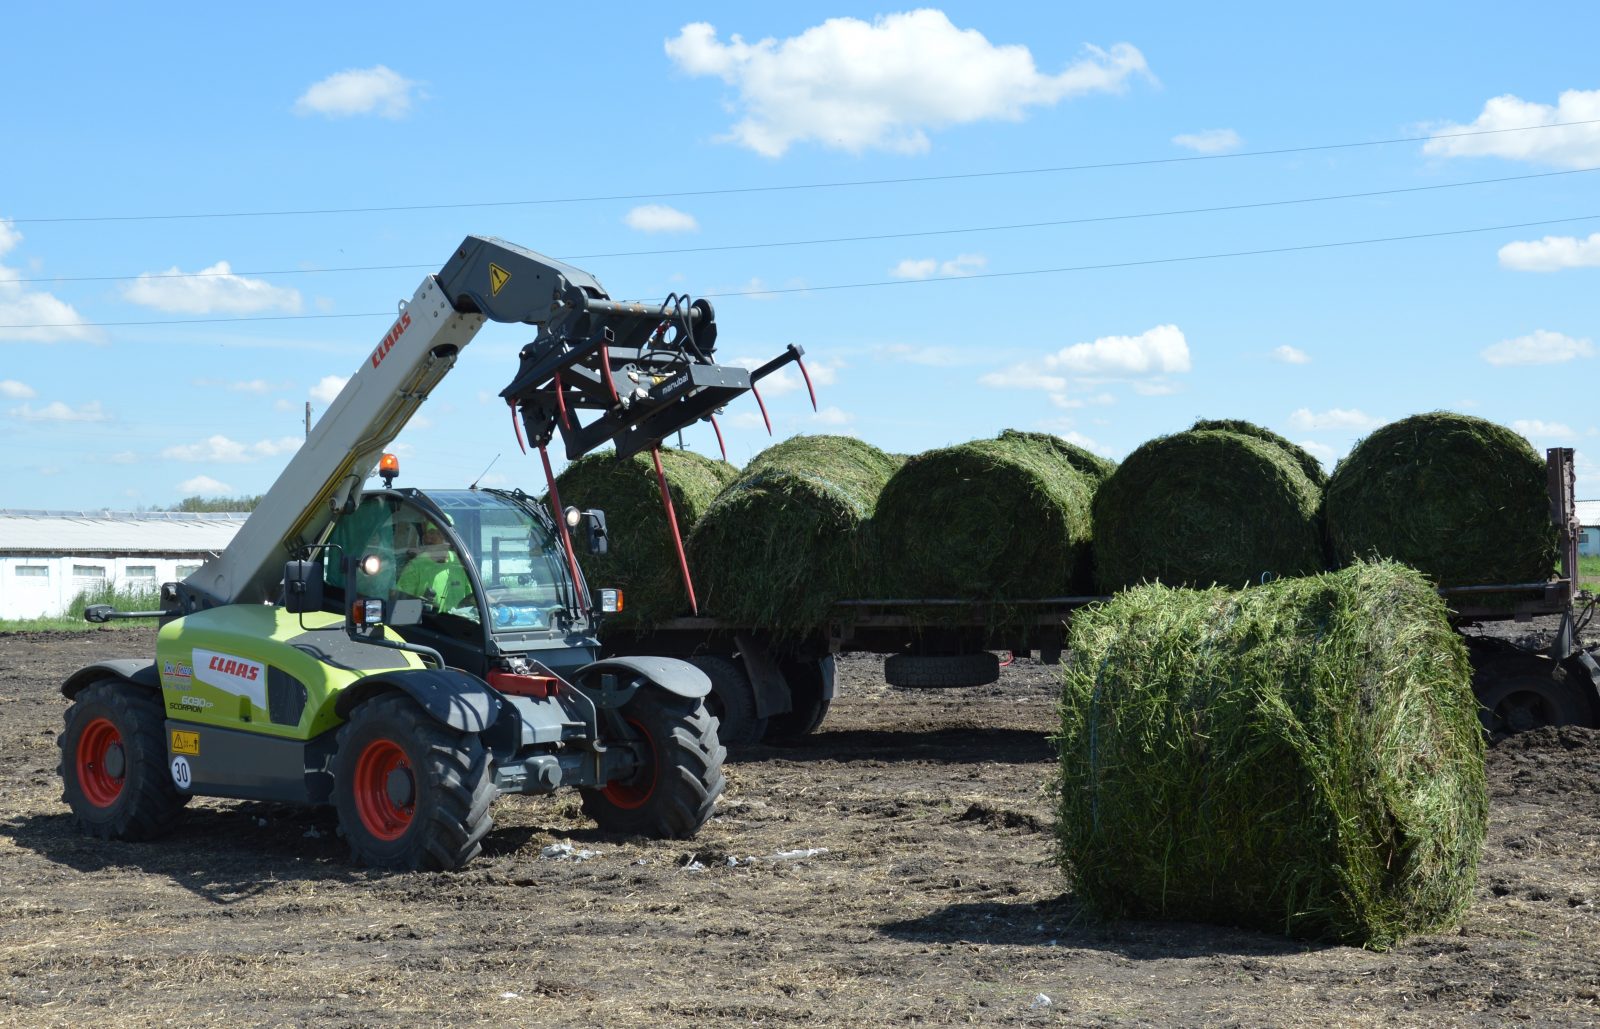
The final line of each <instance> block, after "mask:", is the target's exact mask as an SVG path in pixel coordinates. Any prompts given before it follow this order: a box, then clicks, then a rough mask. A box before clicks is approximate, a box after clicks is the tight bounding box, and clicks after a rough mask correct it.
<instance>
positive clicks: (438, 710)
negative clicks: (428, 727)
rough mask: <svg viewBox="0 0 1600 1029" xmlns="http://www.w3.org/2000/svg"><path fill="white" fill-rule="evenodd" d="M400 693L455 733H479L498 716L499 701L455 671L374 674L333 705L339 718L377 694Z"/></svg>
mask: <svg viewBox="0 0 1600 1029" xmlns="http://www.w3.org/2000/svg"><path fill="white" fill-rule="evenodd" d="M390 691H398V692H400V693H404V694H405V695H406V696H408V697H410V698H411V699H412V700H414V701H416V702H417V704H418V705H419V706H420V707H421V708H422V710H424V711H426V712H427V713H428V714H429V716H431V717H432V718H434V719H435V720H437V721H439V722H441V723H443V724H445V725H448V726H449V727H450V728H452V729H455V730H457V731H459V732H483V731H484V730H485V729H487V728H489V726H491V725H493V724H494V721H495V718H496V717H498V716H499V714H500V698H499V697H498V696H496V695H495V694H494V692H493V691H492V690H490V688H489V685H488V684H487V683H485V682H484V681H483V680H482V679H479V678H478V677H477V676H475V675H469V674H467V673H466V672H463V671H460V670H458V669H455V668H401V669H396V670H393V671H383V672H374V673H373V674H372V675H369V676H366V677H365V678H362V679H357V680H356V681H355V682H353V683H351V684H350V685H349V686H346V687H345V688H344V690H343V692H341V693H340V694H339V699H338V700H336V701H334V702H333V710H334V711H335V713H337V714H338V715H339V717H340V718H349V717H350V712H352V711H354V710H355V709H356V706H357V705H359V704H361V703H362V702H364V701H366V700H368V699H369V698H371V697H374V696H377V695H378V694H380V693H386V692H390Z"/></svg>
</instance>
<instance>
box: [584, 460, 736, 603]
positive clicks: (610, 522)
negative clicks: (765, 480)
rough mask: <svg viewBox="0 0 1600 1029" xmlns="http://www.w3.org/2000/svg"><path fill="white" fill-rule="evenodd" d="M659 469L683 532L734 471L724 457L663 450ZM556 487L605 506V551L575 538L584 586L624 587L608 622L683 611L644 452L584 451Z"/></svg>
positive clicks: (673, 556)
mask: <svg viewBox="0 0 1600 1029" xmlns="http://www.w3.org/2000/svg"><path fill="white" fill-rule="evenodd" d="M661 470H662V472H663V473H664V474H665V475H666V478H667V489H668V491H669V492H670V493H671V495H672V506H673V509H674V510H675V511H676V512H677V516H678V529H679V531H680V532H682V533H683V534H684V536H685V537H687V536H688V534H689V532H690V530H692V529H693V528H694V526H695V523H696V522H698V521H699V520H700V516H701V515H702V514H704V513H705V510H706V508H707V507H709V506H710V505H711V501H712V500H713V499H714V498H715V497H716V495H717V494H718V493H720V492H721V491H722V488H723V487H724V486H726V485H727V484H728V483H730V482H732V481H733V479H734V476H735V475H737V474H738V471H737V469H735V468H734V467H733V465H731V464H728V463H727V462H726V461H716V460H713V459H711V458H709V457H703V456H701V455H700V454H697V453H695V452H694V451H692V450H669V449H663V450H662V451H661ZM556 488H557V489H558V490H560V492H561V502H562V503H563V504H567V505H570V506H573V507H579V508H584V509H590V508H599V509H601V510H603V511H604V512H605V513H606V529H607V532H608V533H609V535H610V538H611V539H610V546H609V548H608V552H607V553H605V554H590V553H588V552H587V550H586V549H585V548H584V546H583V543H582V541H581V540H580V541H575V542H576V543H577V546H578V560H579V562H580V563H581V564H582V565H583V572H584V578H585V579H587V580H588V582H589V585H590V586H591V587H592V588H594V589H599V588H601V587H612V586H614V587H617V588H619V589H621V590H622V591H623V599H624V605H623V609H622V612H621V613H620V614H617V615H608V616H607V618H606V626H607V627H608V628H613V629H623V628H627V629H640V628H648V627H649V626H651V625H653V624H655V623H656V622H659V621H661V620H663V619H666V618H672V617H674V616H676V615H680V614H687V613H688V611H689V597H688V594H687V593H685V592H684V588H683V577H682V574H681V573H680V572H679V570H678V555H677V551H676V549H675V548H674V547H673V544H672V529H671V527H670V526H669V525H668V524H667V515H666V511H665V510H664V509H663V508H662V506H661V487H660V485H659V484H658V483H657V482H656V470H655V465H654V463H653V462H652V461H651V460H650V455H649V454H635V455H633V456H632V457H630V458H627V459H626V460H618V459H617V456H616V455H615V454H614V453H612V452H610V451H606V452H603V453H597V454H589V455H587V456H585V457H581V458H579V459H578V460H576V461H574V462H573V463H572V464H570V465H568V466H567V468H566V470H565V471H563V472H562V473H561V474H560V475H558V476H556Z"/></svg>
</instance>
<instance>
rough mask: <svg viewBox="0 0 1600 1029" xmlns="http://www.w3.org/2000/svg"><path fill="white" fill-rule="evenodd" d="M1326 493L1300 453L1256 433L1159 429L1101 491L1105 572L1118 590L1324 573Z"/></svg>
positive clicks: (1097, 554)
mask: <svg viewBox="0 0 1600 1029" xmlns="http://www.w3.org/2000/svg"><path fill="white" fill-rule="evenodd" d="M1262 431H1263V432H1264V431H1265V430H1262ZM1321 500H1322V493H1321V490H1319V489H1318V488H1317V486H1316V484H1315V483H1314V482H1312V481H1311V479H1309V478H1307V477H1306V473H1305V471H1304V470H1302V468H1301V466H1300V461H1299V459H1298V458H1297V457H1296V456H1295V455H1294V454H1293V453H1291V452H1290V451H1287V450H1284V449H1283V448H1282V447H1280V446H1278V445H1277V444H1275V443H1273V442H1271V441H1270V440H1267V439H1265V438H1262V436H1261V435H1259V434H1257V433H1252V434H1245V433H1240V432H1234V431H1231V430H1224V429H1200V430H1194V429H1191V430H1189V431H1188V432H1179V433H1175V434H1173V435H1171V436H1161V437H1158V438H1157V439H1153V440H1151V441H1150V442H1148V443H1146V444H1144V445H1143V446H1141V447H1140V448H1139V449H1137V450H1135V451H1134V452H1133V453H1132V454H1129V455H1128V458H1127V460H1125V461H1123V462H1122V464H1120V465H1118V466H1117V470H1116V471H1115V472H1113V473H1112V475H1111V477H1110V478H1109V479H1107V480H1106V481H1105V482H1104V483H1103V484H1102V485H1101V486H1100V489H1099V490H1098V491H1097V492H1096V493H1095V498H1094V558H1095V574H1096V579H1097V581H1098V582H1099V585H1100V588H1101V589H1102V590H1104V591H1106V592H1112V591H1115V590H1119V589H1122V588H1124V587H1126V586H1132V585H1134V584H1136V583H1139V582H1155V581H1160V582H1163V583H1166V584H1167V585H1171V586H1196V587H1205V586H1212V585H1223V586H1244V585H1247V584H1249V583H1252V582H1259V581H1261V579H1262V577H1263V576H1264V575H1265V576H1269V577H1279V576H1286V575H1309V574H1312V573H1315V572H1319V571H1321V570H1322V569H1323V568H1324V567H1325V566H1326V562H1325V559H1324V551H1323V539H1322V523H1321V517H1320V513H1319V506H1320V504H1321Z"/></svg>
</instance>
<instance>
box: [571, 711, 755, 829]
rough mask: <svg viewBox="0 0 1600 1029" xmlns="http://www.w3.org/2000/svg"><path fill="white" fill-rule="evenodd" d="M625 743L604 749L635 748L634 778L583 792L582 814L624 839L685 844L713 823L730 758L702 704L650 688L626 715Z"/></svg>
mask: <svg viewBox="0 0 1600 1029" xmlns="http://www.w3.org/2000/svg"><path fill="white" fill-rule="evenodd" d="M621 715H622V720H623V722H624V727H623V732H624V733H625V736H624V738H622V739H608V740H606V741H605V742H606V745H607V746H611V747H620V746H628V745H631V746H633V747H634V748H635V750H636V752H637V754H638V756H639V763H638V767H637V768H636V769H635V771H634V774H633V775H631V776H629V777H628V778H627V779H621V780H616V781H613V782H609V783H607V784H606V785H605V786H602V787H589V788H585V789H583V790H581V794H582V797H583V811H584V814H586V815H588V816H589V817H590V818H592V819H594V820H595V823H596V824H598V825H599V826H600V828H601V829H602V830H604V831H605V832H608V833H615V834H617V835H620V836H651V837H656V838H672V839H687V838H688V837H690V836H693V835H694V834H695V833H696V832H698V831H699V830H700V827H701V826H702V825H704V824H705V823H706V820H707V819H708V818H710V817H711V810H712V807H713V806H714V805H715V804H716V801H717V797H718V796H719V795H720V794H721V793H722V788H723V785H724V780H723V777H722V761H723V758H725V757H726V756H727V751H726V750H725V749H724V748H723V746H722V744H721V743H720V742H719V741H718V738H717V721H716V719H714V718H712V717H711V714H710V713H709V712H708V711H707V710H706V708H705V705H704V704H702V703H700V701H698V700H690V699H687V698H684V697H680V696H677V695H676V694H672V693H668V692H667V691H665V690H662V689H657V688H655V687H652V686H646V687H644V688H643V689H641V690H640V691H639V692H637V693H635V694H634V696H633V699H632V700H630V701H629V702H628V704H627V706H625V707H624V708H623V709H622V711H621Z"/></svg>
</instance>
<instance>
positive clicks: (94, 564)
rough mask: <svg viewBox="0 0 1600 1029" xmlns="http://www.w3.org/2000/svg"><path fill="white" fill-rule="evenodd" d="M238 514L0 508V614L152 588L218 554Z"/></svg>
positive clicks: (48, 612) (34, 612)
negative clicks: (103, 590) (115, 590)
mask: <svg viewBox="0 0 1600 1029" xmlns="http://www.w3.org/2000/svg"><path fill="white" fill-rule="evenodd" d="M245 517H246V516H245V515H242V514H186V513H177V512H165V511H155V512H149V513H140V514H128V513H121V512H112V511H100V512H85V513H76V512H63V511H6V510H0V618H38V617H42V616H52V615H59V614H62V613H63V612H65V611H66V610H67V608H68V607H69V606H70V605H71V603H72V600H73V598H74V597H76V596H77V595H78V594H79V593H83V592H86V591H92V590H94V589H96V588H98V587H101V586H104V585H108V584H110V585H113V586H117V587H126V588H148V589H150V590H154V589H156V588H157V587H159V586H160V585H161V583H163V582H173V581H175V580H178V579H182V578H184V577H186V576H187V575H189V573H191V572H193V571H194V570H195V569H197V568H199V567H200V566H201V565H202V564H204V563H205V562H206V561H207V560H208V559H210V558H211V557H213V556H215V555H216V554H219V553H221V552H222V550H223V549H224V548H225V547H227V545H228V543H229V541H231V540H232V539H233V535H234V533H236V532H238V531H239V526H241V525H243V524H244V520H245Z"/></svg>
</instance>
